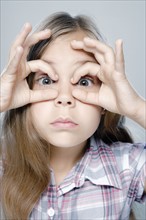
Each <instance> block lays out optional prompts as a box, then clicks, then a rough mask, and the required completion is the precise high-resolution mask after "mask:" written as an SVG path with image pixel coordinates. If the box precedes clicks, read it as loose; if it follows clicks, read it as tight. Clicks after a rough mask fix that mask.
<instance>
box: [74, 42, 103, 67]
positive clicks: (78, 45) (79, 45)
mask: <svg viewBox="0 0 146 220" xmlns="http://www.w3.org/2000/svg"><path fill="white" fill-rule="evenodd" d="M71 46H72V48H73V49H75V50H84V51H86V52H89V53H92V54H94V56H95V58H96V60H97V62H98V63H100V64H102V63H104V57H103V55H102V54H101V53H100V52H98V51H97V50H96V48H89V47H87V46H86V45H85V44H84V42H83V41H77V40H73V41H72V42H71Z"/></svg>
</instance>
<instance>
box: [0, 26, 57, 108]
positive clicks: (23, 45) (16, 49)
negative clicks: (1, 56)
mask: <svg viewBox="0 0 146 220" xmlns="http://www.w3.org/2000/svg"><path fill="white" fill-rule="evenodd" d="M31 30H32V27H31V25H30V24H29V23H26V24H25V25H24V27H23V29H22V31H21V32H20V33H19V35H18V36H17V37H16V40H15V41H14V43H13V45H12V47H11V50H10V58H9V62H8V65H7V67H6V68H5V69H4V71H3V73H2V75H1V77H0V112H3V111H7V110H9V109H14V108H18V107H21V106H24V105H26V104H28V103H34V102H39V101H43V100H50V99H54V98H56V97H57V91H56V90H53V89H47V90H46V91H45V92H44V90H31V89H30V88H29V86H28V84H27V81H26V77H27V76H28V75H29V74H30V73H31V72H37V71H42V72H44V73H48V72H49V69H48V64H47V63H46V62H44V61H42V60H33V61H27V55H28V52H29V49H30V47H31V46H32V45H34V44H36V43H37V42H39V41H40V40H44V39H47V38H49V37H50V36H51V31H50V30H48V29H46V30H43V31H40V32H37V33H34V34H32V35H29V34H30V32H31ZM49 74H50V77H51V78H52V79H53V80H56V76H55V75H53V74H52V73H50V72H49Z"/></svg>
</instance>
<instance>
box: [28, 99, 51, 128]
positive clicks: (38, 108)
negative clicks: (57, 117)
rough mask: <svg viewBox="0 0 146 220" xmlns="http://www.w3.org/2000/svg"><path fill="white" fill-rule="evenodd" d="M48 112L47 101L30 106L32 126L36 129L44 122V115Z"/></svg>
mask: <svg viewBox="0 0 146 220" xmlns="http://www.w3.org/2000/svg"><path fill="white" fill-rule="evenodd" d="M47 113H48V114H49V108H48V105H47V103H43V102H42V103H35V104H32V105H31V107H30V115H31V120H32V123H33V125H34V127H35V128H36V129H37V130H38V129H39V127H41V126H42V125H43V124H44V123H45V122H46V117H47V116H48V114H47Z"/></svg>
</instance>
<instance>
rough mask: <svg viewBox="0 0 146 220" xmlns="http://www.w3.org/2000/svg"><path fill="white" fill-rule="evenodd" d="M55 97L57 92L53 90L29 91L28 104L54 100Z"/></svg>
mask: <svg viewBox="0 0 146 220" xmlns="http://www.w3.org/2000/svg"><path fill="white" fill-rule="evenodd" d="M57 96H58V92H57V90H55V89H46V90H31V92H30V100H29V103H35V102H41V101H48V100H52V99H55V98H56V97H57Z"/></svg>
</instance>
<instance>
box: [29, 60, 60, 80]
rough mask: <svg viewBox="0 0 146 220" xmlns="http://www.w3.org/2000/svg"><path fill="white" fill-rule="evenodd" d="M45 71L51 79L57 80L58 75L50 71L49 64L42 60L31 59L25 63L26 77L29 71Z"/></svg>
mask: <svg viewBox="0 0 146 220" xmlns="http://www.w3.org/2000/svg"><path fill="white" fill-rule="evenodd" d="M39 71H40V72H41V73H46V74H48V75H49V77H51V79H53V80H57V79H58V76H57V75H56V74H55V73H54V72H53V71H52V69H51V68H50V66H49V65H48V64H47V63H46V62H45V61H43V60H32V61H29V62H27V63H26V75H25V77H27V76H28V75H29V74H30V73H31V72H39Z"/></svg>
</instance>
